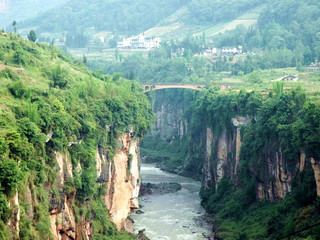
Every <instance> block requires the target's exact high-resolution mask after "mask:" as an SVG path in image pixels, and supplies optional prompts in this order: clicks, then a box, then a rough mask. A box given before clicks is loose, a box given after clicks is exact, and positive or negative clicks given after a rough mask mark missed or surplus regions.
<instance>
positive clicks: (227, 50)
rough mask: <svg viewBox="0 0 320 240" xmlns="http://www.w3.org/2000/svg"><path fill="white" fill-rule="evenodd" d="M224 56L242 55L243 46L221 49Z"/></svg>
mask: <svg viewBox="0 0 320 240" xmlns="http://www.w3.org/2000/svg"><path fill="white" fill-rule="evenodd" d="M221 53H222V54H242V46H239V47H237V48H236V47H223V48H222V49H221Z"/></svg>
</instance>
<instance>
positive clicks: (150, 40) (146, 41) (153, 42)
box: [117, 36, 161, 50]
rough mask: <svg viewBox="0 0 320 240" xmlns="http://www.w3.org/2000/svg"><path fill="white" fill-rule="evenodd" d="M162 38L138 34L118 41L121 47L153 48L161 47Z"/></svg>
mask: <svg viewBox="0 0 320 240" xmlns="http://www.w3.org/2000/svg"><path fill="white" fill-rule="evenodd" d="M160 44H161V39H160V38H158V37H144V36H138V37H133V38H125V39H123V40H122V41H121V42H118V43H117V47H118V48H119V49H147V50H149V49H153V48H158V47H160Z"/></svg>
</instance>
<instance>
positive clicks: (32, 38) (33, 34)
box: [28, 30, 37, 42]
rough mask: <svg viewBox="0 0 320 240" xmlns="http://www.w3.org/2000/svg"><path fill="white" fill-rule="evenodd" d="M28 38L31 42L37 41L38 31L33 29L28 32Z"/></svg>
mask: <svg viewBox="0 0 320 240" xmlns="http://www.w3.org/2000/svg"><path fill="white" fill-rule="evenodd" d="M28 39H29V40H30V41H31V42H35V41H36V40H37V36H36V32H35V31H34V30H31V31H30V32H29V34H28Z"/></svg>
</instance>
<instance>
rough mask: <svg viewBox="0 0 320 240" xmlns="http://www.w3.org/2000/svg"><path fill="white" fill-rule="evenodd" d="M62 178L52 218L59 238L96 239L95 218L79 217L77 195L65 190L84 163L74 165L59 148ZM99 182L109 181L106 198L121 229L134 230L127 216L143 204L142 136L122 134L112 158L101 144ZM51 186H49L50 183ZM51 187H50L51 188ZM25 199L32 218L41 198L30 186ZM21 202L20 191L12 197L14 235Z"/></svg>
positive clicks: (52, 202) (52, 229)
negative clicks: (140, 199) (141, 201)
mask: <svg viewBox="0 0 320 240" xmlns="http://www.w3.org/2000/svg"><path fill="white" fill-rule="evenodd" d="M54 155H55V160H56V163H57V172H58V179H57V181H56V183H55V184H54V186H51V188H52V187H54V188H56V189H57V190H58V195H55V196H51V200H50V208H49V213H50V215H49V218H50V232H51V235H52V237H53V239H55V240H61V239H84V240H89V239H92V236H93V224H92V219H85V218H81V219H76V218H77V217H76V214H75V211H76V210H75V203H74V201H75V199H74V196H73V195H72V194H70V195H65V194H64V192H63V188H64V185H65V183H66V181H68V180H70V179H72V178H73V177H74V174H73V173H74V172H77V173H78V174H81V172H82V166H81V165H80V164H78V165H76V166H74V165H72V163H71V160H70V156H69V154H68V153H67V152H64V153H61V152H55V153H54ZM96 173H97V184H100V185H101V184H105V185H104V186H105V187H106V189H105V195H104V196H103V200H104V202H105V205H106V207H107V208H108V210H109V215H110V217H111V220H112V221H113V222H114V223H115V224H116V226H117V228H118V230H128V231H131V232H132V231H133V228H132V223H131V221H129V220H127V217H128V214H129V213H131V212H133V211H135V210H136V209H138V208H139V204H138V194H139V189H140V157H139V139H137V138H133V137H132V133H128V134H124V135H121V136H119V137H118V150H117V152H116V153H115V155H114V156H113V158H112V159H109V158H108V157H107V155H106V154H105V153H104V152H103V150H102V149H100V148H99V147H98V148H97V150H96ZM48 187H49V186H48ZM48 190H49V189H48ZM21 198H24V201H26V202H28V204H30V208H31V209H30V212H28V213H27V215H28V218H29V219H30V220H32V219H33V218H34V208H35V207H36V206H37V204H38V200H37V199H36V198H34V196H33V193H32V192H31V191H30V188H28V189H27V191H26V192H25V193H23V194H22V195H21ZM19 205H20V202H19V194H18V192H17V193H16V194H15V196H14V197H13V198H12V201H11V202H10V203H9V206H10V207H11V208H12V209H13V215H12V217H11V220H10V221H9V223H8V226H9V227H10V229H12V232H13V234H14V235H16V236H18V235H19V221H20V207H19Z"/></svg>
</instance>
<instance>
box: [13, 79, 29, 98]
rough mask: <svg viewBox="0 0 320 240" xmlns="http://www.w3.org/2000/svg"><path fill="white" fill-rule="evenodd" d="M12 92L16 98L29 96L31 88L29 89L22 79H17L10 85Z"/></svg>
mask: <svg viewBox="0 0 320 240" xmlns="http://www.w3.org/2000/svg"><path fill="white" fill-rule="evenodd" d="M8 89H9V91H10V93H11V94H12V95H13V96H14V97H16V98H20V99H21V98H29V97H30V95H31V90H30V89H28V88H27V87H26V86H25V85H24V84H23V83H22V81H16V82H13V83H11V84H10V85H9V86H8Z"/></svg>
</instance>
